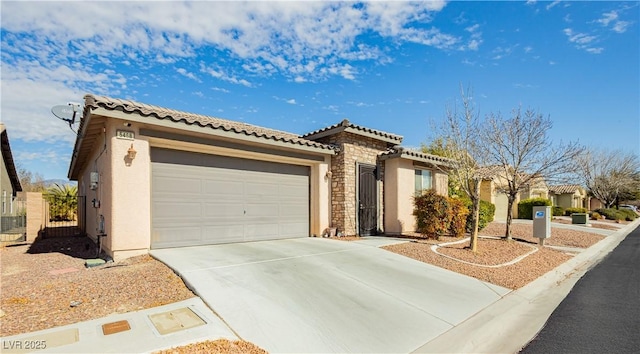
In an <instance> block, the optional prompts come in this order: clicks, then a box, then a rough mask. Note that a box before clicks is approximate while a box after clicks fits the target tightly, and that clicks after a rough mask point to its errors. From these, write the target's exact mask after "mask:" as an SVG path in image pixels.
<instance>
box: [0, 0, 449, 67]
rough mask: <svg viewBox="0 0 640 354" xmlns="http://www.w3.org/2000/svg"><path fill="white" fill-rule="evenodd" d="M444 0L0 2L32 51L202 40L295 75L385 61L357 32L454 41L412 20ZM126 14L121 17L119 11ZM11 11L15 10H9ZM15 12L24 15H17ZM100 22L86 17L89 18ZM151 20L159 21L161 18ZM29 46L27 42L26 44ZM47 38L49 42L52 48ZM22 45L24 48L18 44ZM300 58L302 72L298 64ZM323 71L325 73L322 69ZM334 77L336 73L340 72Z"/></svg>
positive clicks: (168, 52) (170, 50)
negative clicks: (314, 63)
mask: <svg viewBox="0 0 640 354" xmlns="http://www.w3.org/2000/svg"><path fill="white" fill-rule="evenodd" d="M445 4H446V2H445V1H424V2H400V1H392V2H377V1H376V2H367V3H364V4H355V3H350V2H243V3H233V5H230V3H225V2H207V1H202V2H162V3H157V2H119V3H118V5H117V6H114V5H113V3H109V2H87V3H82V2H73V3H65V2H45V3H42V4H41V5H39V6H37V7H35V6H32V4H24V3H19V2H15V3H14V2H8V3H6V4H3V13H7V14H9V15H6V16H3V24H2V26H3V29H6V30H7V31H8V32H9V33H26V34H31V36H30V37H29V38H28V41H27V42H28V43H25V44H23V45H22V46H23V47H30V48H31V49H32V52H33V53H39V52H40V53H42V54H41V55H43V56H47V55H48V54H47V53H54V52H60V53H62V54H63V55H65V56H68V57H72V58H79V57H86V56H97V57H98V59H99V60H103V59H104V58H106V57H111V56H120V57H121V58H123V59H125V60H128V61H130V62H131V61H147V62H150V61H153V62H154V63H156V62H160V63H165V64H166V63H175V62H176V61H177V60H180V58H186V57H194V56H195V55H196V51H197V49H198V48H201V47H209V46H212V47H215V48H218V49H222V50H228V51H229V52H230V53H232V54H233V55H234V56H236V57H237V58H240V59H242V60H243V61H245V62H247V63H248V64H247V66H246V67H245V70H248V71H251V72H256V73H261V74H263V75H270V74H273V73H274V72H275V71H279V72H281V73H283V74H285V75H291V78H292V79H293V78H295V77H297V76H301V77H306V78H308V77H309V76H311V77H314V76H315V73H316V72H317V71H316V70H313V69H312V70H309V69H308V68H306V66H305V65H306V64H307V63H309V62H312V61H316V59H317V58H324V59H325V61H324V63H317V65H320V66H326V67H330V66H334V65H337V64H339V61H340V60H343V59H346V60H353V59H352V58H354V57H356V58H358V59H359V60H384V59H385V58H386V55H385V53H384V52H382V51H381V50H380V48H364V49H363V48H359V47H358V46H357V45H355V39H356V37H358V36H360V35H362V34H364V33H369V32H372V33H378V34H379V35H381V36H383V37H388V38H396V39H400V40H402V41H408V42H415V43H420V44H423V45H427V46H434V47H436V48H442V49H446V48H451V47H452V46H453V45H454V44H455V43H457V42H458V41H459V39H458V38H456V37H454V36H451V35H449V34H446V33H441V32H440V31H439V30H438V29H435V28H431V29H422V28H420V27H411V26H409V24H411V23H414V22H422V23H428V22H430V21H431V18H432V16H433V14H434V13H436V12H438V11H440V10H442V9H443V8H444V6H445ZM122 13H127V16H122ZM11 14H16V15H15V16H11ZM17 14H20V15H17ZM96 14H99V16H100V21H84V20H83V19H86V18H95V17H96ZM157 19H165V20H162V21H158V20H157ZM32 44H33V45H32ZM50 45H53V46H54V47H55V48H50ZM23 49H24V48H23ZM299 64H302V65H303V66H305V68H306V72H304V74H305V75H302V73H300V72H297V71H298V70H296V68H297V67H298V65H299ZM325 72H327V71H325ZM338 75H341V74H340V73H338Z"/></svg>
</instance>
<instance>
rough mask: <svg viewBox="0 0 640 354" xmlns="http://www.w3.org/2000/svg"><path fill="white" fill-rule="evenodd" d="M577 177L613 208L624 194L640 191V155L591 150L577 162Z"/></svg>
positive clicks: (616, 151)
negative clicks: (639, 158) (639, 178)
mask: <svg viewBox="0 0 640 354" xmlns="http://www.w3.org/2000/svg"><path fill="white" fill-rule="evenodd" d="M576 161H577V163H576V174H577V175H578V177H579V178H580V179H581V180H582V183H583V184H584V186H585V187H587V189H588V190H589V191H590V192H591V194H593V196H594V197H596V198H598V200H600V201H601V202H602V204H604V206H605V207H607V208H610V207H611V206H612V205H613V204H614V203H616V202H617V201H618V200H619V198H620V196H621V195H623V194H633V193H634V192H636V191H637V190H638V189H639V188H640V183H639V181H638V174H639V173H640V160H638V156H637V155H635V154H633V153H630V152H624V151H622V150H613V151H610V150H604V149H601V150H597V149H588V150H586V151H585V152H584V153H582V154H580V155H579V156H578V157H577V159H576Z"/></svg>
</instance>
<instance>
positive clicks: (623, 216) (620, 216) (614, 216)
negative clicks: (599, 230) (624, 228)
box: [596, 208, 638, 221]
mask: <svg viewBox="0 0 640 354" xmlns="http://www.w3.org/2000/svg"><path fill="white" fill-rule="evenodd" d="M596 212H597V213H598V214H601V215H604V217H605V218H607V219H609V220H627V221H633V220H635V219H636V218H637V217H638V215H637V214H636V213H634V212H633V211H631V210H625V209H614V208H609V209H596Z"/></svg>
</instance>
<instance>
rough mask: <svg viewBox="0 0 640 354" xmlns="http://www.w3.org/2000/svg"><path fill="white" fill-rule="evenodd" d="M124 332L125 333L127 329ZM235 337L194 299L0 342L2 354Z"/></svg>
mask: <svg viewBox="0 0 640 354" xmlns="http://www.w3.org/2000/svg"><path fill="white" fill-rule="evenodd" d="M127 328H128V329H127ZM219 338H227V339H230V340H236V339H238V338H237V337H236V335H235V334H234V333H233V332H232V331H231V330H230V329H229V327H227V325H225V324H224V323H223V322H222V321H221V320H220V318H218V316H216V315H215V314H214V313H213V312H212V311H211V309H209V308H208V307H207V305H205V304H204V302H202V300H201V299H200V298H198V297H193V298H191V299H187V300H184V301H180V302H176V303H173V304H169V305H165V306H159V307H154V308H151V309H147V310H141V311H135V312H127V313H122V314H114V315H111V316H107V317H103V318H98V319H95V320H91V321H86V322H79V323H74V324H72V325H67V326H61V327H55V328H51V329H46V330H42V331H37V332H32V333H25V334H19V335H14V336H9V337H3V338H0V352H2V353H31V352H36V353H148V352H153V351H157V350H163V349H170V348H172V347H177V346H181V345H186V344H189V343H195V342H200V341H205V340H215V339H219Z"/></svg>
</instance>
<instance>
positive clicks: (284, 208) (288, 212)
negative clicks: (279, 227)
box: [279, 204, 309, 220]
mask: <svg viewBox="0 0 640 354" xmlns="http://www.w3.org/2000/svg"><path fill="white" fill-rule="evenodd" d="M307 215H309V211H308V210H307V208H303V207H301V206H300V205H296V204H293V205H280V210H279V216H280V217H281V218H282V219H284V220H286V219H295V220H300V218H303V217H304V216H307Z"/></svg>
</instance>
